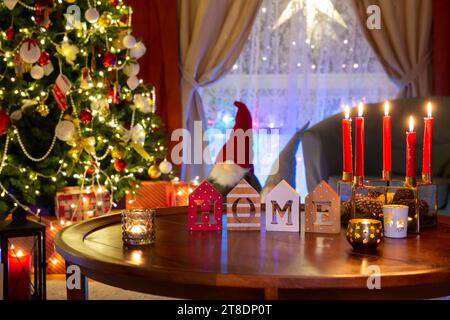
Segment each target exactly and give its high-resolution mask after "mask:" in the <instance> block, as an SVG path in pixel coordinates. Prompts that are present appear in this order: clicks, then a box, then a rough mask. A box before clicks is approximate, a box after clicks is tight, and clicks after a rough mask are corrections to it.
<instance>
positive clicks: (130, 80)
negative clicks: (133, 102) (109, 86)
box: [127, 76, 141, 91]
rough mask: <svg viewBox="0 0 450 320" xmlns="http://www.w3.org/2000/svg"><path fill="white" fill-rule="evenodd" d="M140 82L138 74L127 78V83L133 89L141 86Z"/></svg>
mask: <svg viewBox="0 0 450 320" xmlns="http://www.w3.org/2000/svg"><path fill="white" fill-rule="evenodd" d="M140 84H141V82H140V81H139V79H138V77H136V76H132V77H129V78H128V80H127V85H128V87H129V88H130V89H131V91H133V90H135V89H136V88H137V87H139V85H140Z"/></svg>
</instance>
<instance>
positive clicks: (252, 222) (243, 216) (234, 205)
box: [227, 179, 261, 231]
mask: <svg viewBox="0 0 450 320" xmlns="http://www.w3.org/2000/svg"><path fill="white" fill-rule="evenodd" d="M227 229H228V230H238V231H250V230H261V200H260V196H259V193H258V192H257V191H256V190H255V189H254V188H253V187H252V186H251V185H250V184H249V183H248V182H247V181H246V180H245V179H242V180H241V181H240V182H239V183H238V184H237V185H236V187H234V188H233V190H231V191H230V193H229V194H228V195H227Z"/></svg>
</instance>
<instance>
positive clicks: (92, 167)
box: [86, 160, 97, 174]
mask: <svg viewBox="0 0 450 320" xmlns="http://www.w3.org/2000/svg"><path fill="white" fill-rule="evenodd" d="M95 170H97V165H96V164H95V161H94V160H91V165H90V166H89V168H88V169H87V170H86V173H87V174H94V173H95Z"/></svg>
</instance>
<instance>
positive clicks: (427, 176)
mask: <svg viewBox="0 0 450 320" xmlns="http://www.w3.org/2000/svg"><path fill="white" fill-rule="evenodd" d="M422 183H423V184H432V183H433V182H432V181H431V174H429V173H422Z"/></svg>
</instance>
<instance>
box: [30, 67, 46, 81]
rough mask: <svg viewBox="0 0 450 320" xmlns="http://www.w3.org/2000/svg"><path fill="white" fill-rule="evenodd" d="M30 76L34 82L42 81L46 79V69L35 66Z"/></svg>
mask: <svg viewBox="0 0 450 320" xmlns="http://www.w3.org/2000/svg"><path fill="white" fill-rule="evenodd" d="M30 75H31V77H32V78H33V79H34V80H40V79H42V78H43V77H44V68H42V67H41V66H34V67H33V68H31V71H30Z"/></svg>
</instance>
